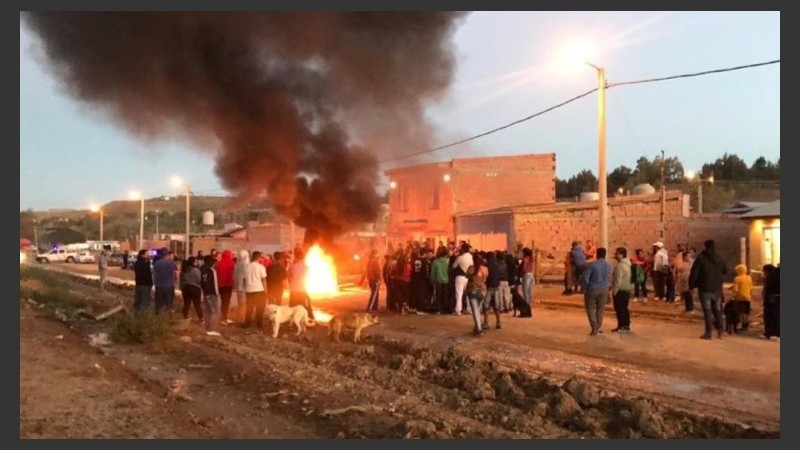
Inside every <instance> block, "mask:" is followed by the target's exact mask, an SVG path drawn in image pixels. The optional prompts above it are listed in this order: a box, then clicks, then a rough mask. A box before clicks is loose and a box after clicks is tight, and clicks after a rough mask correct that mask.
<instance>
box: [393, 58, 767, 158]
mask: <svg viewBox="0 0 800 450" xmlns="http://www.w3.org/2000/svg"><path fill="white" fill-rule="evenodd" d="M780 62H781V60H780V59H775V60H772V61H766V62H760V63H754V64H746V65H743V66H735V67H727V68H724V69H714V70H706V71H703V72H695V73H686V74H681V75H672V76H668V77H659V78H648V79H643V80H633V81H623V82H619V83H611V84H606V89H610V88H614V87H619V86H628V85H633V84H643V83H654V82H656V81H666V80H674V79H677V78H690V77H698V76H701V75H709V74H714V73H722V72H731V71H734V70H742V69H750V68H753V67H760V66H766V65H770V64H778V63H780ZM595 91H597V88H594V89H591V90H589V91H586V92H584V93H583V94H580V95H576V96H575V97H572V98H570V99H569V100H566V101H563V102H561V103H559V104H557V105H553V106H551V107H549V108H547V109H544V110H542V111H539V112H537V113H535V114H531V115H530V116H527V117H523V118H522V119H519V120H515V121H514V122H511V123H508V124H506V125H503V126H500V127H497V128H493V129H491V130H488V131H485V132H483V133H480V134H476V135H474V136H471V137H468V138H466V139H461V140H459V141H455V142H451V143H449V144H446V145H442V146H440V147H436V148H432V149H428V150H423V151H419V152H416V153H410V154H408V155H403V156H396V157H394V158H387V159H381V160H379V161H378V162H379V163H386V162H391V161H398V160H401V159H407V158H411V157H414V156H419V155H424V154H427V153H434V152H437V151H439V150H444V149H446V148H450V147H455V146H456V145H459V144H463V143H465V142H469V141H474V140H475V139H478V138H482V137H484V136H488V135H490V134H493V133H496V132H498V131H501V130H505V129H506V128H510V127H513V126H514V125H519V124H520V123H523V122H527V121H528V120H531V119H533V118H535V117H538V116H541V115H542V114H545V113H548V112H550V111H553V110H554V109H557V108H560V107H562V106H565V105H567V104H569V103H572V102H574V101H576V100H579V99H581V98H583V97H586V96H587V95H589V94H591V93H593V92H595Z"/></svg>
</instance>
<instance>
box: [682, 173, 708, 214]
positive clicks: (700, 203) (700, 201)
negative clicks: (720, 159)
mask: <svg viewBox="0 0 800 450" xmlns="http://www.w3.org/2000/svg"><path fill="white" fill-rule="evenodd" d="M695 177H697V213H698V214H700V215H702V214H703V183H708V184H714V174H713V173H712V174H711V175H709V176H708V177H707V178H703V177H702V175H695V173H694V172H689V173H688V174H687V178H688V179H689V181H692V180H693V179H694V178H695Z"/></svg>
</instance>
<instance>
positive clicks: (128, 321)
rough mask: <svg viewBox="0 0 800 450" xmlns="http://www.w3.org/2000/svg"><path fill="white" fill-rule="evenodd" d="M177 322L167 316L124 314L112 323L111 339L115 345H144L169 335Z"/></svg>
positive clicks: (150, 313) (149, 313) (148, 313)
mask: <svg viewBox="0 0 800 450" xmlns="http://www.w3.org/2000/svg"><path fill="white" fill-rule="evenodd" d="M176 324H177V321H176V320H175V319H174V318H173V317H172V316H171V315H169V314H154V313H152V312H145V313H136V314H126V315H124V316H121V317H120V318H119V319H117V321H116V322H114V326H113V328H112V329H111V339H112V340H113V341H114V342H117V343H127V344H146V343H150V342H155V341H158V340H160V339H163V338H165V337H166V336H168V335H169V334H171V332H172V330H173V328H174V327H175V325H176Z"/></svg>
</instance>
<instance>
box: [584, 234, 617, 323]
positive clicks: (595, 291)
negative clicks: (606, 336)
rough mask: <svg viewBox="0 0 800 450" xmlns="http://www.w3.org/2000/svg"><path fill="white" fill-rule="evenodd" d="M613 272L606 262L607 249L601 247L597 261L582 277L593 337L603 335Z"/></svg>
mask: <svg viewBox="0 0 800 450" xmlns="http://www.w3.org/2000/svg"><path fill="white" fill-rule="evenodd" d="M612 271H613V268H612V267H611V263H609V262H608V261H606V249H605V248H603V247H600V248H598V249H597V259H596V260H594V261H592V262H591V263H589V265H587V266H586V270H585V271H584V272H583V275H582V279H581V285H582V286H583V302H584V306H585V307H586V315H587V316H588V317H589V325H590V326H591V329H592V331H591V332H590V333H589V334H590V335H591V336H597V335H598V334H603V315H604V314H605V310H606V302H607V301H608V300H609V290H608V288H609V286H610V285H611V273H612Z"/></svg>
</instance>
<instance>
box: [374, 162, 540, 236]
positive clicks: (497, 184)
mask: <svg viewBox="0 0 800 450" xmlns="http://www.w3.org/2000/svg"><path fill="white" fill-rule="evenodd" d="M555 170H556V156H555V154H553V153H546V154H531V155H520V156H499V157H486V158H465V159H453V160H451V161H447V162H440V163H431V164H422V165H417V166H410V167H402V168H396V169H391V170H387V171H386V172H385V173H386V175H387V176H388V177H389V180H390V194H389V224H388V230H387V232H388V238H389V240H390V241H391V242H393V243H397V242H403V241H406V240H409V239H411V240H417V241H428V242H429V245H433V244H435V243H438V242H439V241H443V242H447V241H448V240H452V239H453V238H454V236H455V235H456V234H457V230H456V229H454V228H455V225H456V221H455V219H454V217H455V216H456V215H458V214H463V213H468V212H476V211H481V210H485V209H491V208H497V207H499V206H505V205H521V204H553V203H555Z"/></svg>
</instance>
